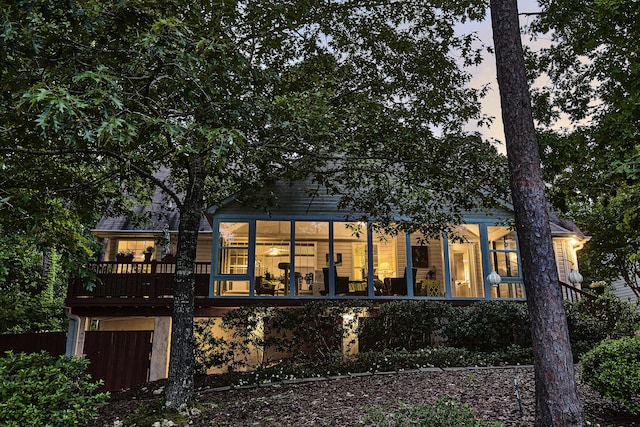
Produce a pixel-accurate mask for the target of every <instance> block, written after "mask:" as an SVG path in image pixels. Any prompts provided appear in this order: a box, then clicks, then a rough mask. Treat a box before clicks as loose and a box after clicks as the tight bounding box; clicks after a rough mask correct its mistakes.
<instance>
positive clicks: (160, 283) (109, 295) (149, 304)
mask: <svg viewBox="0 0 640 427" xmlns="http://www.w3.org/2000/svg"><path fill="white" fill-rule="evenodd" d="M88 267H89V268H88V270H89V272H90V274H89V275H88V277H84V278H77V279H73V280H71V282H70V285H69V288H68V292H67V299H66V301H65V302H66V305H67V307H70V308H71V309H72V311H73V313H75V314H79V315H87V316H99V315H139V316H154V315H171V312H172V311H173V280H174V274H175V268H176V264H175V263H168V262H157V261H152V262H149V263H143V262H131V263H119V262H113V261H111V262H97V263H91V264H90V265H89V266H88ZM210 269H211V265H210V263H196V265H195V269H194V274H195V310H196V316H201V315H202V316H208V315H215V314H216V313H219V312H220V311H221V310H223V311H224V310H226V309H228V308H230V307H240V306H244V305H250V304H265V305H275V306H299V305H302V304H305V303H307V302H308V301H310V300H314V299H326V298H327V297H317V296H316V297H313V296H300V297H285V296H279V297H274V296H262V295H256V296H254V297H249V296H237V297H214V298H210V297H209V278H210V272H211V271H210ZM561 285H562V293H563V298H564V299H567V300H570V301H577V300H578V299H580V298H595V296H594V295H592V294H590V293H588V292H584V291H582V290H580V289H577V288H575V287H573V286H571V285H568V284H565V283H561ZM360 298H361V299H362V297H360ZM404 298H405V299H406V297H404ZM336 299H344V298H336ZM364 299H367V298H364ZM372 299H373V300H375V301H379V302H384V301H393V300H396V299H403V297H393V298H387V297H374V298H372ZM419 299H423V298H419ZM438 300H439V301H445V302H448V303H451V304H453V305H470V304H473V303H475V302H478V301H484V300H485V299H469V298H464V299H451V300H446V299H442V298H438Z"/></svg>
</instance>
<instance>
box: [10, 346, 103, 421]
mask: <svg viewBox="0 0 640 427" xmlns="http://www.w3.org/2000/svg"><path fill="white" fill-rule="evenodd" d="M88 365H89V360H87V359H77V358H67V357H65V356H60V357H59V358H55V357H53V356H51V355H49V354H48V353H47V352H44V351H43V352H41V353H32V354H25V353H19V354H14V353H13V352H11V351H8V352H7V353H6V356H5V357H4V358H0V378H1V379H2V381H0V425H3V426H6V427H14V426H15V427H18V426H20V427H22V426H71V425H77V424H78V423H82V422H86V421H89V420H90V419H92V418H93V417H94V416H95V415H96V414H97V409H96V404H97V403H100V402H104V401H105V400H106V399H107V398H108V394H107V393H97V394H94V392H95V391H96V389H97V388H98V386H99V383H95V382H92V381H91V376H90V375H89V374H86V373H85V369H86V367H87V366H88Z"/></svg>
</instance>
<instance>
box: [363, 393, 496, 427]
mask: <svg viewBox="0 0 640 427" xmlns="http://www.w3.org/2000/svg"><path fill="white" fill-rule="evenodd" d="M363 424H365V425H375V426H380V427H387V426H389V427H391V426H398V427H399V426H416V425H419V426H429V427H450V426H457V427H488V426H493V427H499V426H500V425H501V424H500V423H499V422H497V421H496V422H491V421H488V420H485V419H477V418H476V417H475V415H474V414H473V412H471V408H470V406H469V404H468V403H462V402H460V401H458V400H455V399H450V398H442V399H439V400H438V401H436V402H435V403H434V404H433V405H421V406H409V405H404V406H403V407H402V408H400V409H395V410H393V411H392V412H391V413H388V412H387V410H383V409H381V408H378V407H375V408H372V409H371V410H370V411H369V414H367V415H366V416H365V417H364V420H363Z"/></svg>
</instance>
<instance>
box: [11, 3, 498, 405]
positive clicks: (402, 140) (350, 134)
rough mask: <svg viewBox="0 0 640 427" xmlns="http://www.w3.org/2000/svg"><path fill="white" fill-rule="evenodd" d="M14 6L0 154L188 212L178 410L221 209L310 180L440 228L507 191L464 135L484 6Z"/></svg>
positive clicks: (171, 388) (375, 209)
mask: <svg viewBox="0 0 640 427" xmlns="http://www.w3.org/2000/svg"><path fill="white" fill-rule="evenodd" d="M2 6H3V7H2V12H1V13H2V15H1V16H2V22H3V28H4V32H3V34H2V36H1V37H2V38H0V43H1V44H0V47H1V51H0V55H2V59H3V65H2V66H3V69H2V74H1V76H0V78H1V81H2V82H3V85H4V86H5V87H7V88H8V90H7V91H6V92H4V98H3V103H2V113H3V114H2V119H1V120H2V124H1V128H0V129H1V132H2V134H1V138H2V139H1V141H2V142H1V146H0V148H1V149H2V151H3V152H5V153H9V154H10V156H11V157H10V159H11V161H14V162H16V164H17V162H18V161H19V160H20V158H21V156H22V155H25V154H29V155H30V156H31V155H33V156H38V155H46V156H49V161H51V162H58V163H65V164H69V165H73V170H74V171H81V170H82V169H83V168H86V172H85V173H86V174H85V175H84V177H85V179H86V180H87V181H86V182H87V183H91V182H95V183H96V184H98V185H96V186H93V187H92V186H88V187H87V189H91V188H96V187H99V191H95V192H94V197H95V200H96V201H98V200H99V201H100V202H101V206H121V204H118V203H114V204H110V205H109V204H108V203H106V201H108V200H110V199H111V198H114V199H116V200H117V198H116V196H117V195H122V196H124V198H127V197H132V198H134V197H135V198H137V199H138V200H143V199H144V198H145V197H147V196H148V194H149V191H151V190H152V189H153V188H154V187H157V188H160V189H161V190H162V191H163V192H164V194H165V196H166V197H167V198H170V199H172V200H173V201H174V202H175V205H176V206H177V209H178V211H179V212H180V218H181V219H180V226H179V239H178V248H177V249H178V265H177V274H176V286H175V287H174V289H175V299H174V301H175V302H174V325H173V333H172V340H177V341H172V345H171V348H172V355H171V364H170V374H169V376H170V378H169V385H168V387H167V394H168V397H167V400H168V401H169V403H170V404H171V405H175V406H176V407H177V406H179V405H180V404H181V403H183V402H184V401H186V399H188V397H189V394H190V392H191V388H192V386H193V382H192V374H193V370H192V369H193V368H192V363H193V361H192V350H191V345H192V343H191V338H190V337H191V332H192V328H193V325H192V322H193V277H192V274H193V262H194V259H195V245H196V242H197V232H198V224H199V220H200V217H201V215H202V214H203V212H204V210H205V209H206V207H207V206H208V205H211V204H214V203H216V202H217V201H219V200H220V199H222V198H223V197H226V196H228V195H230V194H232V193H234V192H238V191H240V192H241V191H242V190H243V189H246V188H255V187H260V186H267V185H268V184H269V183H270V182H271V181H272V180H273V179H277V178H288V179H300V178H305V177H311V179H314V180H316V181H317V182H319V183H321V184H324V185H325V186H327V187H328V188H329V191H332V192H334V193H337V194H341V195H342V196H343V203H344V205H345V206H348V207H351V208H353V209H354V210H357V211H361V212H365V213H366V214H368V216H369V217H370V218H376V219H379V220H380V221H381V222H388V221H389V220H391V219H397V218H398V217H404V218H406V219H407V220H406V221H405V225H406V227H408V228H413V229H416V228H421V229H422V230H423V231H425V232H426V233H427V234H436V233H439V232H441V231H442V230H443V229H446V228H447V227H448V225H449V224H451V223H456V222H459V221H460V217H461V213H462V211H463V210H465V209H472V208H473V209H482V208H489V207H493V206H494V205H495V200H496V198H498V197H504V195H505V193H506V191H505V187H506V186H505V177H506V172H505V165H504V161H503V160H502V159H501V157H500V156H499V155H498V153H497V152H496V150H495V148H494V147H493V146H491V144H489V143H488V142H486V141H483V140H482V139H481V138H480V137H479V136H478V135H473V134H466V133H464V132H463V131H462V126H463V125H464V124H466V123H467V122H468V121H470V120H476V121H483V120H484V118H483V117H482V115H481V113H480V110H479V104H478V99H479V97H480V96H482V94H483V91H482V90H476V89H470V88H467V87H466V84H467V83H468V81H469V78H470V76H469V74H468V72H466V71H465V70H464V69H463V67H462V66H463V65H471V64H475V63H477V62H478V61H480V59H481V53H482V49H476V48H475V47H474V46H475V44H474V42H475V41H476V40H475V37H474V35H471V34H469V35H458V34H457V33H456V32H455V31H454V25H455V23H456V22H460V21H464V20H466V19H476V18H480V17H482V16H483V14H484V12H485V6H484V5H483V2H474V1H465V2H432V1H426V0H425V1H397V2H362V1H345V2H335V3H334V2H313V1H311V2H310V1H293V0H292V1H280V0H263V1H257V2H255V1H213V0H212V1H195V2H194V1H185V0H163V1H154V2H149V1H146V0H126V1H117V2H116V1H97V0H77V1H71V2H67V4H64V5H63V4H61V3H59V2H56V1H52V0H24V1H17V2H10V3H7V2H2ZM5 112H6V113H7V114H6V115H5V114H4V113H5ZM161 168H166V169H167V170H169V171H170V174H169V175H168V178H167V180H161V179H158V176H157V175H154V172H155V171H157V170H159V169H161ZM96 177H103V178H106V177H111V180H109V181H108V182H107V181H105V180H104V179H102V178H100V179H98V178H96ZM101 184H105V185H104V187H101V186H100V185H101ZM88 197H91V196H88ZM92 211H93V212H94V210H92ZM180 340H181V341H180ZM174 369H175V370H174ZM190 377H191V380H189V378H190ZM174 392H175V393H174Z"/></svg>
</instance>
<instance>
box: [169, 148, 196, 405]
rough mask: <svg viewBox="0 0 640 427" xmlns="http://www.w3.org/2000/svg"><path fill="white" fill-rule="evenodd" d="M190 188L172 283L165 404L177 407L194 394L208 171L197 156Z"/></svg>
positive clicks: (190, 175) (185, 200)
mask: <svg viewBox="0 0 640 427" xmlns="http://www.w3.org/2000/svg"><path fill="white" fill-rule="evenodd" d="M189 167H190V170H189V187H188V190H187V193H186V194H185V197H184V200H183V203H182V205H181V209H180V223H179V225H178V246H177V251H176V255H177V260H176V274H175V280H174V286H173V324H172V329H171V355H170V358H169V378H168V381H167V388H166V390H165V406H166V407H167V408H170V409H178V408H180V407H181V406H183V405H185V404H186V403H187V402H188V401H189V400H190V399H191V397H192V395H193V389H194V379H193V375H194V374H193V372H194V359H193V345H194V340H193V316H194V288H195V277H194V266H195V260H196V247H197V245H198V231H199V229H200V220H201V218H202V207H203V195H204V183H205V171H204V168H203V165H202V159H201V158H199V157H198V156H195V158H193V159H191V160H190V162H189Z"/></svg>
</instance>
